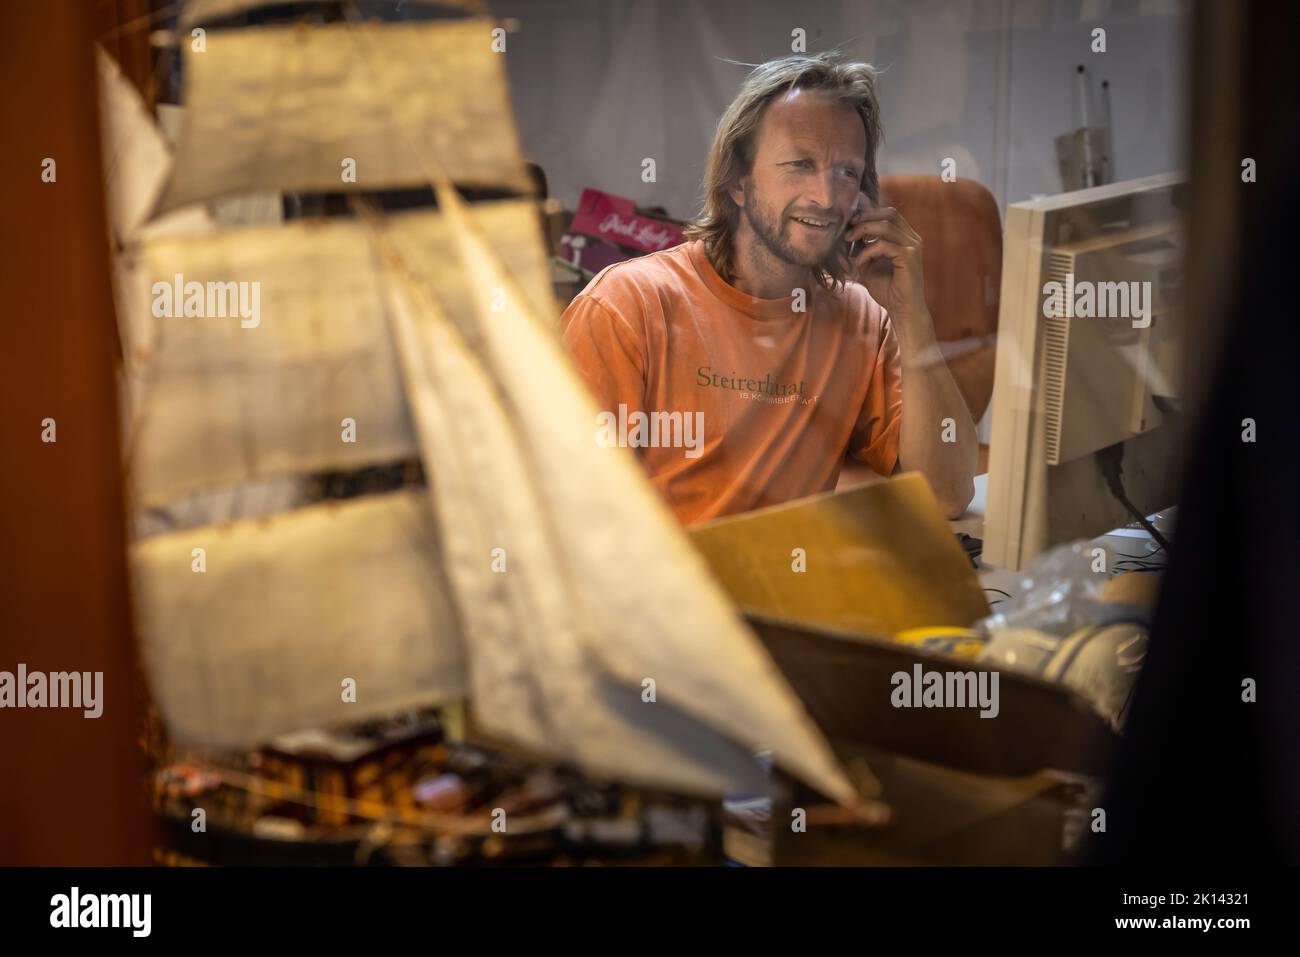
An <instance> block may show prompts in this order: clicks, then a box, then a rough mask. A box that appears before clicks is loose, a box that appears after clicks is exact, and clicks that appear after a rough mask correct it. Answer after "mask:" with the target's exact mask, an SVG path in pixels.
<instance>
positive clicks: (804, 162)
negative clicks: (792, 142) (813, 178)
mask: <svg viewBox="0 0 1300 957" xmlns="http://www.w3.org/2000/svg"><path fill="white" fill-rule="evenodd" d="M790 165H791V166H798V167H799V168H800V169H805V168H807V167H808V166H809V165H810V164H809V163H808V161H807V160H791V161H790Z"/></svg>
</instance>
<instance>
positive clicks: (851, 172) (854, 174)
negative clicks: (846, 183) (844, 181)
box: [840, 166, 858, 179]
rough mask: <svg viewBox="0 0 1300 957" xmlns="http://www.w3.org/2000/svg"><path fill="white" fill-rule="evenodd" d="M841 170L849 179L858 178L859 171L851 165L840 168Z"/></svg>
mask: <svg viewBox="0 0 1300 957" xmlns="http://www.w3.org/2000/svg"><path fill="white" fill-rule="evenodd" d="M840 172H842V173H843V174H844V175H845V176H847V177H848V178H849V179H858V171H857V170H855V169H854V168H853V167H851V166H845V167H844V168H843V169H841V170H840Z"/></svg>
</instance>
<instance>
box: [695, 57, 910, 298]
mask: <svg viewBox="0 0 1300 957" xmlns="http://www.w3.org/2000/svg"><path fill="white" fill-rule="evenodd" d="M794 89H800V90H816V91H818V92H820V93H824V94H826V95H827V96H830V97H831V98H832V99H834V100H837V101H839V102H841V103H846V104H848V105H849V106H851V107H853V109H854V110H855V111H856V112H857V114H858V116H860V117H861V118H862V127H863V129H864V130H865V131H866V134H867V151H866V155H865V156H864V157H863V158H864V159H865V160H866V164H865V166H864V168H863V174H862V184H861V188H862V192H864V193H866V194H867V196H868V197H869V198H870V200H871V202H872V204H873V205H875V204H877V203H879V201H880V183H879V180H878V178H877V176H876V150H877V148H878V147H879V146H880V143H881V142H882V140H883V139H884V132H883V130H882V129H881V126H880V104H879V102H878V101H877V100H876V70H875V68H874V67H872V66H871V65H870V64H869V63H857V62H851V61H848V60H845V59H843V58H842V57H841V56H840V55H839V54H837V53H799V54H795V55H793V56H787V57H782V58H781V59H779V60H769V61H768V62H767V63H762V64H760V65H759V66H757V67H755V68H754V70H753V71H752V72H751V73H750V74H749V76H747V77H746V78H745V82H744V83H743V84H742V85H741V87H740V93H739V94H738V95H737V96H736V98H735V99H734V100H732V102H731V105H730V106H729V107H727V111H726V112H725V113H724V114H722V119H721V120H719V121H718V132H717V134H716V135H715V136H714V138H713V146H712V148H711V149H710V150H709V165H708V169H707V170H706V171H705V174H704V208H703V210H702V211H701V213H700V215H699V217H698V218H697V219H696V220H695V222H693V223H692V224H691V225H690V226H688V227H687V228H686V238H687V239H702V240H704V248H705V251H706V252H707V253H708V256H709V259H710V260H711V261H712V262H713V265H714V267H715V268H716V269H717V270H718V273H719V275H721V276H722V278H723V279H726V280H727V281H728V282H731V281H732V280H733V279H734V277H735V254H736V247H735V236H736V227H737V225H738V224H739V217H740V209H739V207H737V206H736V203H735V202H734V201H733V200H732V198H731V197H730V196H729V195H728V191H729V190H730V189H731V188H732V187H733V186H735V185H736V183H737V182H738V181H739V179H740V178H741V177H742V176H744V175H745V174H747V173H749V172H750V170H751V169H753V164H754V154H755V151H756V150H757V146H758V129H759V125H760V124H761V122H762V119H763V113H764V111H765V110H766V109H767V106H768V104H769V103H771V102H772V101H773V100H774V99H776V98H777V97H779V96H781V95H783V94H785V93H786V92H788V91H789V90H794ZM813 275H814V277H815V278H816V280H817V282H818V283H819V284H820V285H822V286H823V287H825V288H827V289H831V288H834V287H837V286H838V285H839V284H840V283H842V282H844V281H845V280H846V279H847V278H848V262H847V260H846V259H844V257H841V256H832V257H831V259H830V260H828V261H827V262H826V263H824V264H823V265H822V266H818V267H816V268H814V270H813Z"/></svg>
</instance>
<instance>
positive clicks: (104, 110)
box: [95, 47, 215, 245]
mask: <svg viewBox="0 0 1300 957" xmlns="http://www.w3.org/2000/svg"><path fill="white" fill-rule="evenodd" d="M95 63H96V67H97V70H98V74H99V132H100V143H101V152H102V155H103V164H104V184H105V189H106V192H107V196H106V197H105V199H106V202H107V207H108V224H109V228H110V230H111V231H112V233H113V238H114V240H115V241H116V242H117V243H118V244H119V245H120V244H124V243H126V242H129V241H131V240H133V239H136V238H138V237H139V236H141V235H142V234H144V233H145V232H147V233H148V234H149V235H155V236H157V235H167V234H175V233H196V232H208V231H210V230H212V229H213V228H215V224H214V223H213V222H212V219H211V217H209V216H208V214H207V210H205V209H203V208H202V207H193V208H187V209H183V210H177V211H176V212H174V213H172V214H170V215H168V216H164V217H161V218H160V219H158V220H157V221H155V222H153V223H150V224H148V225H147V226H146V223H145V220H146V219H147V218H148V215H149V211H150V209H151V208H152V207H153V205H154V203H155V202H156V200H157V199H158V194H159V193H160V192H161V191H162V188H163V184H164V183H166V181H167V175H168V173H170V172H171V168H172V156H171V150H170V149H168V148H167V141H166V139H165V138H164V137H163V135H162V132H161V131H160V130H159V129H158V126H157V125H156V124H155V123H154V122H153V119H152V118H151V117H150V116H149V111H148V109H147V108H146V107H145V105H144V100H143V99H141V98H140V94H139V93H138V92H137V91H136V89H135V87H134V86H132V85H131V82H130V81H129V80H127V78H126V77H124V76H123V75H122V71H121V69H120V68H119V67H118V65H117V63H116V61H114V60H113V58H112V57H111V56H109V55H108V54H107V53H105V52H104V50H103V48H101V47H96V48H95Z"/></svg>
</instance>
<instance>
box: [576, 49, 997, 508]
mask: <svg viewBox="0 0 1300 957" xmlns="http://www.w3.org/2000/svg"><path fill="white" fill-rule="evenodd" d="M875 76H876V74H875V71H874V70H873V68H872V67H871V66H869V65H868V64H865V63H853V62H846V61H845V60H843V59H841V58H840V57H838V56H837V55H835V54H815V55H803V54H801V55H795V56H789V57H784V58H782V59H779V60H774V61H771V62H768V63H764V64H762V65H760V66H758V67H757V68H755V69H754V70H753V72H752V73H751V74H750V75H749V77H748V78H747V79H746V80H745V82H744V84H743V86H742V87H741V90H740V94H739V95H738V96H737V97H736V99H735V101H734V102H733V103H732V104H731V106H730V107H729V108H728V109H727V111H726V113H725V114H724V115H723V117H722V119H721V121H720V122H719V124H718V131H717V135H716V137H715V139H714V142H713V147H712V149H711V150H710V153H709V163H708V171H707V173H706V175H705V181H704V190H705V198H704V208H703V211H702V213H701V215H700V217H699V219H698V220H697V221H696V222H695V223H694V224H692V226H691V227H690V228H689V229H688V231H687V242H685V243H683V244H682V245H680V246H677V247H674V248H672V249H666V250H663V251H661V252H658V253H653V254H651V255H648V256H643V257H640V258H637V259H632V260H628V261H626V262H622V263H617V264H615V265H612V266H609V267H607V268H606V269H604V270H602V271H601V272H600V273H599V274H598V275H597V276H596V277H595V278H594V279H593V280H592V281H591V283H590V284H589V285H588V286H587V288H586V289H585V290H584V291H583V292H582V293H580V294H579V295H578V296H577V297H576V298H575V299H574V300H573V302H572V303H571V304H570V306H569V308H568V309H567V310H566V311H565V314H564V320H563V322H564V341H565V343H566V345H567V346H568V348H569V350H570V352H571V354H572V355H573V357H574V360H575V362H576V363H577V365H578V368H579V369H580V371H581V372H582V374H583V376H584V378H585V379H586V380H587V382H588V384H589V385H590V386H591V388H592V390H593V391H594V393H595V395H596V398H597V400H598V402H599V404H600V408H601V409H602V410H603V412H604V413H607V415H606V416H605V420H606V421H607V422H608V423H614V422H617V423H618V424H619V426H620V428H621V429H622V432H621V433H620V434H619V436H618V439H619V444H621V445H628V446H631V447H634V448H636V449H637V454H638V456H639V457H640V459H641V462H642V465H643V467H644V468H645V469H646V471H647V473H648V474H649V476H650V479H651V481H652V483H653V484H654V485H655V487H656V488H657V489H658V490H659V492H660V493H661V495H663V497H664V498H665V499H666V501H667V502H668V504H669V505H670V507H671V508H672V509H673V511H674V513H675V514H676V515H677V517H678V519H679V520H680V521H681V522H682V523H683V524H692V523H694V522H699V521H704V520H707V519H711V518H716V517H718V516H721V515H728V514H732V513H735V512H742V511H747V510H749V509H753V508H758V507H760V506H764V505H771V504H775V503H778V502H783V501H787V500H789V499H792V498H798V497H801V496H804V495H810V494H813V493H815V492H821V491H827V490H830V489H833V488H834V487H835V485H836V482H837V480H838V478H839V475H840V469H841V466H842V465H843V464H844V462H845V459H846V458H850V459H852V460H854V461H856V462H860V463H862V464H864V465H867V466H869V467H870V468H871V469H872V470H874V471H875V472H877V473H879V474H881V475H890V474H893V473H894V472H896V471H899V470H901V469H916V470H919V471H921V472H922V473H923V474H924V475H925V477H926V478H927V479H928V480H929V482H930V485H931V487H932V488H933V489H934V492H935V495H936V497H937V498H938V500H939V502H940V504H941V506H942V507H943V509H944V511H945V512H946V513H947V514H948V515H949V516H950V517H956V516H957V515H959V514H960V513H961V512H962V511H964V509H965V508H966V506H967V504H969V502H970V499H971V495H972V493H973V474H974V470H975V462H976V450H977V445H976V438H975V430H974V426H973V424H972V422H971V418H970V413H969V412H968V411H967V409H966V405H965V403H964V402H963V400H962V397H961V394H960V392H959V391H958V389H957V386H956V384H955V383H954V381H953V378H952V376H951V375H950V374H949V372H948V369H947V366H946V365H944V363H943V360H942V358H940V357H939V352H938V346H937V344H936V340H935V335H934V327H933V322H932V320H931V317H930V314H929V311H928V310H927V308H926V303H925V294H924V281H923V278H922V273H921V239H920V237H919V236H918V235H917V234H916V232H915V231H914V230H913V229H912V228H911V227H910V226H909V225H908V224H907V222H906V221H905V220H904V219H903V218H902V217H901V216H900V215H898V212H897V211H896V210H894V209H892V208H883V209H882V208H878V207H877V202H878V198H879V191H878V180H877V175H876V150H877V148H878V146H879V144H880V141H881V127H880V107H879V104H878V102H877V99H876V88H875ZM692 422H695V423H698V424H699V425H700V426H702V432H703V434H702V436H700V435H695V436H691V435H690V429H689V428H687V429H685V430H682V429H681V428H680V425H681V423H687V424H688V425H689V424H690V423H692ZM629 425H630V428H629ZM683 431H684V432H685V433H686V434H687V436H688V437H689V438H691V439H692V441H691V442H689V443H688V444H689V447H688V448H683V447H682V446H683V443H682V442H681V441H678V440H679V439H680V438H681V435H682V433H683Z"/></svg>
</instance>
